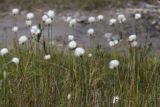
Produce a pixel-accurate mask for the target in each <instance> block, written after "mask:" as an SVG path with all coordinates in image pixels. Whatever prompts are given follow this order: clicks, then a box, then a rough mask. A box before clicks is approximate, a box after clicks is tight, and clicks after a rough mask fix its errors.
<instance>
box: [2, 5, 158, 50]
mask: <svg viewBox="0 0 160 107" xmlns="http://www.w3.org/2000/svg"><path fill="white" fill-rule="evenodd" d="M44 11H45V10H36V11H34V13H35V18H34V20H33V25H37V24H38V23H39V22H40V20H41V16H42V15H43V13H44ZM137 12H138V13H141V14H142V19H141V20H140V21H139V22H138V23H137V22H136V21H135V20H134V18H133V15H134V14H135V13H137ZM26 14H27V11H21V13H20V15H19V16H17V21H14V20H13V17H12V16H11V15H10V12H1V14H0V42H1V43H3V44H5V45H10V43H11V41H12V38H13V37H14V33H13V32H12V31H11V30H12V26H13V25H14V24H15V23H16V24H17V26H18V27H19V32H18V36H21V35H26V36H29V30H28V29H27V27H26V25H25V16H26ZM98 14H103V15H104V17H105V20H103V21H101V22H96V23H94V24H93V25H90V24H88V23H87V19H88V17H89V16H97V15H98ZM118 14H125V16H126V17H127V21H126V22H125V24H124V28H123V30H124V31H125V36H126V38H127V37H128V36H129V35H131V34H136V35H137V37H138V42H139V43H140V44H144V43H151V44H152V46H153V48H152V49H153V50H156V51H159V49H160V42H159V41H160V23H159V22H160V17H159V14H160V8H159V7H157V6H153V5H147V6H143V7H142V8H125V9H123V8H119V9H112V10H108V8H106V9H103V10H94V11H78V10H64V11H57V12H56V17H55V20H54V23H53V30H52V32H53V33H52V34H53V40H54V41H56V42H58V43H60V44H62V45H66V44H67V37H68V35H69V34H72V35H74V36H75V40H76V41H77V42H78V44H79V46H83V47H85V48H87V47H89V37H88V35H87V30H88V29H89V28H94V29H95V40H96V42H97V43H98V44H101V45H102V46H104V47H105V48H107V47H108V42H107V40H106V38H105V37H104V35H105V34H106V33H112V34H113V35H112V36H113V38H115V39H119V36H120V35H119V34H120V32H121V30H122V29H120V25H119V24H116V26H115V27H114V28H113V27H112V26H110V25H109V19H110V18H117V15H118ZM66 16H72V17H74V18H76V19H77V20H79V23H78V24H77V25H76V27H75V28H74V29H72V28H70V27H69V26H68V24H67V23H66V22H65V21H64V17H66ZM45 29H46V30H45V33H44V34H45V37H46V38H47V27H46V28H45Z"/></svg>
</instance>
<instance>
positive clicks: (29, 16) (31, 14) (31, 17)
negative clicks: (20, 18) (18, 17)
mask: <svg viewBox="0 0 160 107" xmlns="http://www.w3.org/2000/svg"><path fill="white" fill-rule="evenodd" d="M33 18H34V13H32V12H30V13H28V14H27V15H26V19H27V20H32V19H33Z"/></svg>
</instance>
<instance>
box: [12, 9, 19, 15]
mask: <svg viewBox="0 0 160 107" xmlns="http://www.w3.org/2000/svg"><path fill="white" fill-rule="evenodd" d="M18 13H19V9H18V8H14V9H12V14H13V15H14V16H15V15H17V14H18Z"/></svg>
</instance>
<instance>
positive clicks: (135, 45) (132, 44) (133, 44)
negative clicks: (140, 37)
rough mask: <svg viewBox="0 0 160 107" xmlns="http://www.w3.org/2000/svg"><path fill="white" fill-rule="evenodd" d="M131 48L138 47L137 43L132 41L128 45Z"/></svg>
mask: <svg viewBox="0 0 160 107" xmlns="http://www.w3.org/2000/svg"><path fill="white" fill-rule="evenodd" d="M130 45H131V47H133V48H134V47H137V46H138V42H137V41H133V42H131V43H130Z"/></svg>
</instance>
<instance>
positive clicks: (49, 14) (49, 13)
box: [47, 10, 55, 19]
mask: <svg viewBox="0 0 160 107" xmlns="http://www.w3.org/2000/svg"><path fill="white" fill-rule="evenodd" d="M47 15H48V17H49V18H51V19H53V18H54V16H55V11H54V10H48V12H47Z"/></svg>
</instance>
